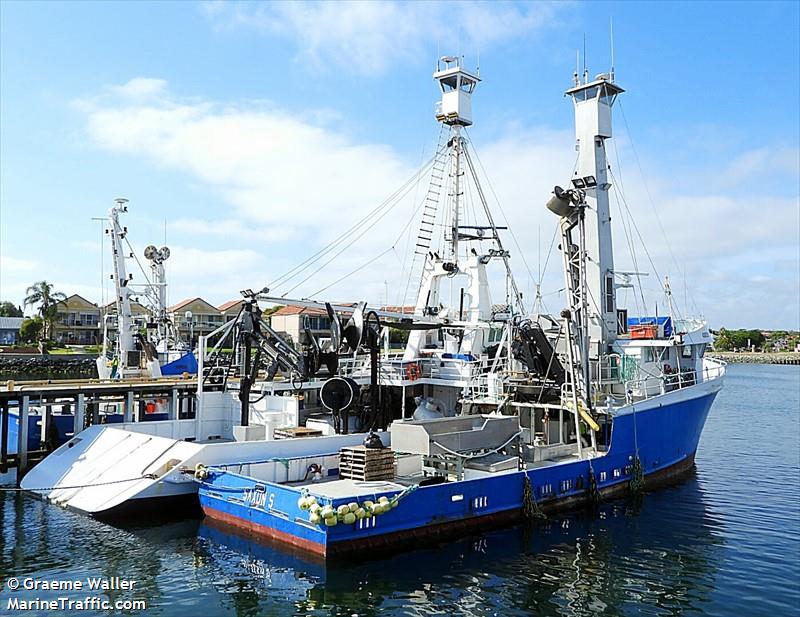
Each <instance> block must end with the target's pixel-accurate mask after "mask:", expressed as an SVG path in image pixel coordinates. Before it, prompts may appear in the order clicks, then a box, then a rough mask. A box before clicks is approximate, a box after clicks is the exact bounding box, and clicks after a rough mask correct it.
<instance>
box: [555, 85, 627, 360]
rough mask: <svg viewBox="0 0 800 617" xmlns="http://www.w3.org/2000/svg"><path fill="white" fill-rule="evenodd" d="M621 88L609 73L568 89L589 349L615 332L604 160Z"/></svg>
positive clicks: (600, 350) (602, 347)
mask: <svg viewBox="0 0 800 617" xmlns="http://www.w3.org/2000/svg"><path fill="white" fill-rule="evenodd" d="M621 92H624V90H623V89H622V88H620V87H619V86H617V85H616V84H615V83H614V82H613V78H612V77H610V76H609V75H605V74H604V75H598V76H597V77H596V78H595V80H594V81H591V82H586V83H583V84H577V85H576V86H575V87H573V88H570V89H569V90H567V92H566V94H568V95H569V96H571V97H572V100H573V101H574V103H575V137H576V139H577V142H578V166H577V169H576V171H575V176H574V177H573V178H572V185H573V187H574V188H577V189H581V190H584V191H585V192H586V197H585V201H586V205H587V207H586V208H585V213H584V214H585V224H586V256H585V257H586V259H585V262H586V265H585V276H586V279H585V280H586V286H587V291H588V298H587V300H588V316H587V317H588V320H587V321H588V324H587V330H588V336H589V341H590V345H591V347H590V349H589V354H590V355H591V356H592V357H596V356H597V355H598V354H604V353H607V350H608V346H609V345H610V344H611V343H613V342H614V340H615V339H616V336H617V303H616V293H615V282H614V254H613V247H612V241H611V213H610V208H609V202H608V191H609V189H610V188H611V184H610V182H609V181H608V161H607V159H606V148H605V141H606V140H607V139H609V138H610V137H611V107H612V105H613V104H614V100H615V99H616V97H617V95H618V94H620V93H621Z"/></svg>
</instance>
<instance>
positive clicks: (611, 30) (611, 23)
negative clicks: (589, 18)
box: [608, 17, 614, 81]
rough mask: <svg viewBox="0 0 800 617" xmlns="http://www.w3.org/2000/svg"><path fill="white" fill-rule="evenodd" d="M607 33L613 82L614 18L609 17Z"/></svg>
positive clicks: (612, 79)
mask: <svg viewBox="0 0 800 617" xmlns="http://www.w3.org/2000/svg"><path fill="white" fill-rule="evenodd" d="M608 32H609V35H610V38H611V81H614V18H613V17H609V25H608Z"/></svg>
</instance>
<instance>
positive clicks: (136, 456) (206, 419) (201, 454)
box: [20, 392, 388, 517]
mask: <svg viewBox="0 0 800 617" xmlns="http://www.w3.org/2000/svg"><path fill="white" fill-rule="evenodd" d="M204 397H205V398H204V412H203V415H202V417H203V420H202V421H201V420H173V421H160V422H144V423H131V424H118V425H113V426H108V425H97V426H91V427H89V428H87V429H86V430H84V431H82V432H81V433H80V434H78V435H77V436H75V437H73V438H72V439H70V440H69V441H68V442H67V443H65V444H63V445H62V446H61V447H59V448H58V449H56V450H55V451H54V452H53V453H51V454H50V455H49V456H48V457H47V458H46V459H45V460H44V461H42V462H41V463H40V464H39V465H37V466H36V467H34V468H33V469H32V470H31V471H30V472H28V474H27V475H26V476H25V478H24V479H23V480H22V483H21V485H20V486H21V487H22V488H23V489H25V490H27V491H30V492H32V493H34V494H36V495H38V496H40V497H41V498H43V499H46V500H47V501H50V502H52V503H55V504H58V505H60V506H63V507H65V508H69V509H73V510H77V511H79V512H83V513H85V514H90V515H92V516H97V517H105V516H116V515H120V514H124V513H125V511H127V510H142V509H143V508H145V507H147V506H149V507H150V509H152V510H153V511H159V510H160V509H161V504H166V503H167V500H168V499H170V498H171V499H180V498H192V497H193V496H194V495H195V494H196V493H197V486H198V485H197V483H196V482H195V481H194V475H193V472H194V469H195V467H196V466H197V465H198V464H202V465H205V466H210V465H215V466H226V465H236V466H237V468H238V467H239V466H240V464H241V467H242V468H243V469H247V468H248V465H247V463H248V462H249V461H264V460H269V459H275V461H274V467H275V477H276V480H283V481H286V480H289V479H291V478H293V477H295V476H298V475H299V478H300V479H302V477H303V476H304V475H305V473H306V470H307V465H305V464H304V457H310V458H311V457H313V458H314V460H316V459H317V458H318V457H319V456H320V455H323V454H328V453H338V451H339V449H340V448H343V447H346V446H352V445H357V444H360V443H361V442H362V441H363V440H364V434H359V433H355V434H350V435H331V436H322V437H308V438H299V439H283V440H273V439H259V440H248V441H237V440H235V439H233V437H232V435H233V430H232V427H233V426H234V425H235V423H234V422H233V420H232V415H233V414H234V413H236V411H237V410H236V405H235V397H233V396H231V394H229V393H222V392H219V393H205V394H204ZM254 415H255V417H254V422H253V424H252V426H256V425H257V424H258V422H257V420H258V419H259V418H258V415H257V414H254ZM260 419H261V420H262V421H263V422H264V426H265V429H266V424H268V423H269V420H270V418H267V419H264V418H260ZM264 434H265V435H266V436H271V432H270V431H267V430H265V431H264ZM382 438H383V440H384V443H387V442H388V435H385V434H382ZM160 511H161V513H164V512H163V509H161V510H160Z"/></svg>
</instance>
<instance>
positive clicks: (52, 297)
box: [25, 281, 67, 340]
mask: <svg viewBox="0 0 800 617" xmlns="http://www.w3.org/2000/svg"><path fill="white" fill-rule="evenodd" d="M25 293H26V294H27V295H26V296H25V306H28V305H30V306H34V305H36V304H38V305H39V314H40V315H41V316H42V321H44V334H43V338H44V339H46V340H49V339H50V336H51V333H52V330H53V321H54V320H55V317H56V304H58V303H59V302H61V301H62V300H65V299H66V298H67V296H66V295H64V294H63V293H61V292H60V291H55V290H54V286H53V284H52V283H48V282H47V281H39V282H38V283H34V284H33V285H31V286H30V287H28V289H26V290H25Z"/></svg>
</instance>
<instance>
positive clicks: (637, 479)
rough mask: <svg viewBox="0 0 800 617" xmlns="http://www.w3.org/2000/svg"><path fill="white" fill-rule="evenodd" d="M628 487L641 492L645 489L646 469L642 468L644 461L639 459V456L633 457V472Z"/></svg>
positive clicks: (635, 491)
mask: <svg viewBox="0 0 800 617" xmlns="http://www.w3.org/2000/svg"><path fill="white" fill-rule="evenodd" d="M628 487H629V488H630V490H631V493H641V492H642V490H643V489H644V470H643V469H642V461H641V460H639V457H638V456H637V457H636V458H634V459H633V473H632V475H631V481H630V483H629V484H628Z"/></svg>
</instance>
